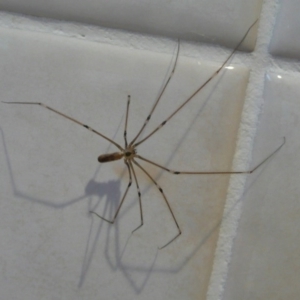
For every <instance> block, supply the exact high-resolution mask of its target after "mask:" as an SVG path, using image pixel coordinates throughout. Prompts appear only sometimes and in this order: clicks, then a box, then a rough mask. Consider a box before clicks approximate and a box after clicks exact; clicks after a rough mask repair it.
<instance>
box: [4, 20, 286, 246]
mask: <svg viewBox="0 0 300 300" xmlns="http://www.w3.org/2000/svg"><path fill="white" fill-rule="evenodd" d="M257 21H258V20H256V21H255V22H254V23H253V24H252V25H251V26H250V27H249V29H248V30H247V32H246V33H245V35H244V36H243V38H242V39H241V41H240V42H239V43H238V45H237V46H236V47H235V48H234V50H233V51H232V52H231V54H230V55H229V56H228V57H227V59H226V60H225V61H224V62H223V63H222V65H221V66H220V67H219V68H218V69H217V70H216V71H215V72H214V73H213V74H212V75H211V76H210V77H209V78H208V79H207V80H206V81H205V82H204V83H203V84H202V85H201V86H200V87H198V88H197V90H196V91H194V92H193V93H192V94H191V95H190V96H189V97H188V98H187V99H186V100H185V101H184V102H183V103H182V104H181V105H180V106H179V107H177V108H176V109H175V110H174V111H173V112H172V113H171V114H170V115H169V116H168V117H167V118H166V119H165V120H164V121H163V122H162V123H161V124H160V125H158V126H157V127H156V128H155V129H154V130H152V131H151V132H150V133H149V134H148V135H146V136H145V137H143V138H142V139H140V140H138V139H139V137H140V136H141V134H142V133H143V131H144V129H145V128H146V126H147V124H148V122H149V121H150V119H151V116H152V114H153V113H154V111H155V109H156V107H157V105H158V103H159V101H160V100H161V98H162V95H163V94H164V92H165V90H166V88H167V86H168V84H169V82H170V81H171V79H172V76H173V74H174V73H175V70H176V66H177V61H178V57H179V52H180V41H178V47H177V52H176V58H175V61H174V63H173V67H172V70H171V72H170V75H169V77H168V79H167V81H166V83H165V84H164V86H163V88H162V90H161V92H160V94H159V96H158V97H157V99H156V101H155V103H154V105H153V107H152V109H151V111H150V113H149V114H148V116H147V118H146V120H145V121H144V123H143V125H142V127H141V128H140V130H139V131H138V133H137V134H136V136H135V137H134V138H133V140H132V141H130V142H128V141H127V124H128V119H129V108H130V99H131V98H130V95H128V99H127V106H126V118H125V125H124V146H123V147H122V146H121V145H120V144H118V143H116V142H115V141H113V140H112V139H110V138H108V137H107V136H105V135H104V134H102V133H101V132H99V131H97V130H95V129H93V128H91V127H90V126H88V125H86V124H84V123H81V122H79V121H78V120H76V119H74V118H72V117H70V116H68V115H66V114H64V113H62V112H60V111H58V110H56V109H54V108H52V107H50V106H48V105H46V104H44V103H41V102H6V101H2V102H3V103H7V104H27V105H39V106H41V107H43V108H46V109H48V110H50V111H52V112H54V113H56V114H58V115H60V116H62V117H64V118H66V119H69V120H70V121H73V122H75V123H77V124H79V125H81V126H83V127H84V128H86V129H88V130H89V131H91V132H93V133H95V134H97V135H99V136H101V137H102V138H103V139H105V140H107V141H108V142H109V143H111V144H113V145H114V146H115V147H117V148H118V150H119V152H114V153H108V154H102V155H100V156H99V157H98V161H99V163H107V162H111V161H115V160H120V159H123V160H124V163H125V165H126V167H127V170H128V174H129V183H128V185H127V187H126V190H125V192H124V194H123V196H122V198H121V201H120V203H119V205H118V207H117V210H116V212H115V214H114V216H113V218H112V219H111V220H109V219H107V218H104V217H103V216H101V215H99V214H98V213H96V212H94V211H90V213H93V214H95V215H96V216H98V217H99V218H101V219H102V220H104V221H106V222H108V223H110V224H113V223H114V222H115V220H116V218H117V216H118V214H119V212H120V209H121V207H122V205H123V203H124V201H125V198H126V196H127V193H128V191H129V189H130V187H131V185H132V178H133V179H134V182H135V185H136V189H137V194H138V200H139V208H140V218H141V223H140V225H139V226H138V227H137V228H135V229H134V230H133V231H132V232H135V231H136V230H138V229H139V228H140V227H141V226H143V224H144V220H143V209H142V201H141V191H140V187H139V183H138V179H137V176H136V172H135V168H134V166H136V167H137V168H139V169H140V170H141V171H142V172H143V173H144V174H145V175H146V176H147V177H148V178H149V179H150V180H151V181H152V182H153V184H154V185H155V186H156V187H157V189H158V190H159V192H160V193H161V195H162V197H163V199H164V201H165V203H166V205H167V207H168V210H169V212H170V214H171V216H172V218H173V220H174V222H175V224H176V227H177V233H176V235H175V236H173V237H172V238H171V239H170V240H168V242H167V243H165V244H164V245H163V246H161V247H159V249H163V248H165V247H166V246H168V245H169V244H171V243H172V242H173V241H174V240H175V239H177V238H178V237H179V236H180V235H181V233H182V230H181V228H180V226H179V224H178V221H177V219H176V217H175V215H174V212H173V210H172V208H171V206H170V203H169V201H168V199H167V197H166V195H165V193H164V191H163V189H162V188H161V187H160V185H159V184H158V183H157V182H156V181H155V180H154V179H153V177H152V176H151V175H150V174H149V172H148V171H147V170H146V169H145V168H144V167H143V166H141V165H140V163H139V162H138V161H137V160H142V161H144V162H146V163H148V164H151V165H154V166H155V167H158V168H160V169H163V170H165V171H167V172H169V173H171V174H175V175H183V174H188V175H216V174H227V175H228V174H251V173H252V172H254V171H255V170H256V169H258V168H259V167H260V166H261V165H262V164H264V163H265V162H266V161H267V160H268V159H269V158H270V157H271V156H273V155H274V154H275V153H276V152H277V151H279V149H280V148H281V147H282V146H283V144H284V143H285V138H284V141H283V143H282V144H281V145H280V146H279V147H278V148H277V149H275V151H273V152H272V153H271V154H269V155H268V156H267V157H266V158H265V159H264V160H263V161H261V162H260V163H259V164H258V165H256V166H255V167H254V168H253V169H251V170H246V171H214V172H209V171H208V172H203V171H178V170H171V169H168V168H166V167H164V166H162V165H160V164H158V163H156V162H154V161H152V160H149V159H147V158H145V157H143V156H141V155H139V154H138V153H137V148H138V146H139V145H141V144H142V143H144V142H145V141H146V140H148V139H149V138H150V137H151V136H153V135H154V134H155V133H156V132H157V131H159V130H160V129H161V128H162V127H163V126H164V125H166V124H167V123H168V121H169V120H170V119H171V118H173V116H174V115H176V114H177V113H178V112H179V111H180V110H181V109H182V108H183V107H184V106H185V105H186V104H187V103H188V102H190V101H191V100H192V99H193V98H194V97H195V96H196V95H197V94H198V93H199V92H200V91H201V90H202V89H203V88H204V87H205V86H206V85H207V84H208V83H209V82H210V81H211V80H213V78H214V77H216V76H217V75H218V74H219V72H220V71H221V70H222V69H223V68H224V66H225V65H226V64H227V62H228V61H229V60H230V59H231V57H232V56H233V55H234V53H235V52H236V51H237V50H238V48H239V47H240V45H241V44H242V42H243V41H244V39H245V38H246V36H247V35H248V33H249V31H250V30H251V28H252V27H253V26H254V25H255V24H256V22H257Z"/></svg>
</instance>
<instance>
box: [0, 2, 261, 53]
mask: <svg viewBox="0 0 300 300" xmlns="http://www.w3.org/2000/svg"><path fill="white" fill-rule="evenodd" d="M261 5H262V1H261V0H252V1H246V0H244V1H241V0H210V1H204V0H202V1H199V0H191V1H180V0H176V1H169V0H159V1H158V0H154V1H153V0H152V1H149V0H148V1H135V0H126V1H125V0H110V1H106V0H97V1H95V0H87V1H79V0H75V1H74V0H64V1H60V0H57V1H55V0H54V1H51V2H49V1H36V0H2V3H1V7H2V9H3V10H8V11H12V12H18V13H22V14H28V15H34V16H39V17H48V18H54V19H61V20H67V21H75V22H84V23H87V24H96V25H101V26H106V27H110V28H119V29H124V30H130V31H135V32H142V33H150V34H159V35H164V36H169V37H175V38H181V39H192V40H197V41H205V42H209V43H218V44H222V45H226V46H230V47H234V46H235V45H236V44H237V43H238V41H239V40H240V39H241V37H242V36H243V34H244V33H245V32H246V30H247V29H248V28H249V26H250V25H251V24H252V23H253V22H254V21H255V19H256V18H257V17H258V16H259V15H260V10H261ZM255 31H256V30H255ZM255 37H256V35H254V36H252V37H250V36H249V40H248V45H247V48H248V49H253V47H254V45H255Z"/></svg>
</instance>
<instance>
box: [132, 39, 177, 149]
mask: <svg viewBox="0 0 300 300" xmlns="http://www.w3.org/2000/svg"><path fill="white" fill-rule="evenodd" d="M179 50H180V40H178V46H177V52H176V58H175V62H174V65H173V68H172V71H171V74H170V76H169V78H168V80H167V82H166V83H165V85H164V87H163V89H162V91H161V93H160V94H159V96H158V97H157V99H156V101H155V103H154V105H153V107H152V109H151V111H150V113H149V115H148V117H147V118H146V120H145V122H144V124H143V126H142V128H141V129H140V131H139V132H138V134H137V135H136V137H135V138H134V139H133V140H132V141H131V142H130V146H131V145H133V143H134V142H135V141H136V139H137V138H138V137H139V136H140V135H141V133H142V132H143V130H144V129H145V127H146V126H147V124H148V122H149V120H150V119H151V116H152V113H153V112H154V110H155V108H156V106H157V104H158V102H159V101H160V99H161V97H162V95H163V93H164V92H165V90H166V88H167V86H168V84H169V83H170V81H171V78H172V77H173V75H174V73H175V70H176V66H177V61H178V56H179Z"/></svg>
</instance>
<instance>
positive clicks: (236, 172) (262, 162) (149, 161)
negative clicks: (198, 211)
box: [135, 137, 285, 175]
mask: <svg viewBox="0 0 300 300" xmlns="http://www.w3.org/2000/svg"><path fill="white" fill-rule="evenodd" d="M284 144H285V137H284V138H283V142H282V144H281V145H280V146H279V147H278V148H276V149H275V151H273V152H272V153H271V154H269V155H268V156H267V157H266V158H265V159H264V160H263V161H261V162H260V163H259V164H258V165H256V166H255V167H254V168H253V169H251V170H248V171H216V172H190V171H174V170H171V169H168V168H166V167H164V166H162V165H160V164H157V163H156V162H154V161H151V160H149V159H146V158H144V157H142V156H140V155H138V154H137V155H135V157H137V158H139V159H141V160H144V161H145V162H147V163H149V164H151V165H154V166H156V167H159V168H161V169H163V170H165V171H167V172H169V173H172V174H175V175H180V174H189V175H216V174H251V173H253V172H254V171H255V170H257V169H258V168H259V167H260V166H261V165H263V164H264V163H265V162H266V161H267V160H269V159H270V158H271V157H272V156H273V155H274V154H275V153H276V152H278V151H279V150H280V148H281V147H282V146H283V145H284Z"/></svg>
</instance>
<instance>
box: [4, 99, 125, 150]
mask: <svg viewBox="0 0 300 300" xmlns="http://www.w3.org/2000/svg"><path fill="white" fill-rule="evenodd" d="M2 103H6V104H29V105H40V106H42V107H44V108H47V109H49V110H51V111H52V112H54V113H56V114H58V115H60V116H62V117H64V118H66V119H69V120H71V121H73V122H75V123H77V124H79V125H81V126H83V127H84V128H86V129H88V130H89V131H92V132H94V133H96V134H97V135H100V136H101V137H102V138H104V139H106V140H107V141H109V142H110V143H112V144H114V145H115V146H116V147H117V148H119V149H120V150H121V151H123V148H122V147H121V146H120V145H119V144H117V143H116V142H114V141H113V140H111V139H110V138H108V137H107V136H105V135H103V134H102V133H100V132H99V131H96V130H95V129H93V128H91V127H90V126H88V125H86V124H83V123H81V122H79V121H77V120H76V119H74V118H72V117H69V116H67V115H65V114H63V113H61V112H59V111H58V110H56V109H54V108H52V107H50V106H48V105H46V104H44V103H41V102H6V101H2Z"/></svg>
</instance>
